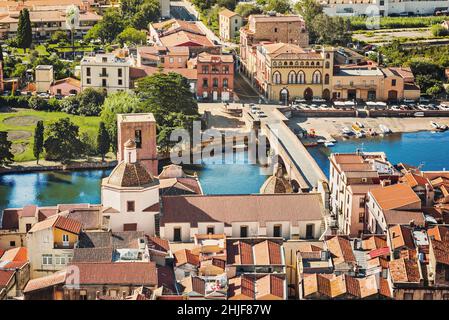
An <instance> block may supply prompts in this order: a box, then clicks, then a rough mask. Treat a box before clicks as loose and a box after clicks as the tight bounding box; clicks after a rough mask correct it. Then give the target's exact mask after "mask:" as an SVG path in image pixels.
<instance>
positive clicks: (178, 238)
mask: <svg viewBox="0 0 449 320" xmlns="http://www.w3.org/2000/svg"><path fill="white" fill-rule="evenodd" d="M173 241H178V242H179V241H181V228H179V227H177V228H173Z"/></svg>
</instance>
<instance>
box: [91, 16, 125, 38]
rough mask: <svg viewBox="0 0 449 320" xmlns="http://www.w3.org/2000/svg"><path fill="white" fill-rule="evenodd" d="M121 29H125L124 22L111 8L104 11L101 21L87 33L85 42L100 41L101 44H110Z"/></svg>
mask: <svg viewBox="0 0 449 320" xmlns="http://www.w3.org/2000/svg"><path fill="white" fill-rule="evenodd" d="M123 29H125V22H124V21H123V18H122V16H121V14H120V11H117V10H114V9H112V8H111V9H108V10H106V12H105V13H104V15H103V19H101V21H100V22H98V23H97V24H96V25H95V26H93V27H92V28H91V29H90V30H89V31H88V32H87V34H86V36H85V40H87V41H89V40H97V39H100V41H101V42H102V43H111V42H113V41H114V40H115V38H116V37H117V36H118V34H119V33H120V32H122V31H123Z"/></svg>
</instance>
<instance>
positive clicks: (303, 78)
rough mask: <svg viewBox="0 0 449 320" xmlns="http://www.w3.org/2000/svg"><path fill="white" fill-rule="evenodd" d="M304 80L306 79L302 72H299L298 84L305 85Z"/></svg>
mask: <svg viewBox="0 0 449 320" xmlns="http://www.w3.org/2000/svg"><path fill="white" fill-rule="evenodd" d="M305 80H306V77H305V75H304V72H303V71H299V72H298V76H297V81H298V83H306V81H305Z"/></svg>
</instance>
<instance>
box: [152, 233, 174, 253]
mask: <svg viewBox="0 0 449 320" xmlns="http://www.w3.org/2000/svg"><path fill="white" fill-rule="evenodd" d="M147 241H148V247H149V248H150V249H154V250H158V251H165V252H168V251H170V244H169V243H168V241H167V240H165V239H161V238H159V237H150V236H147Z"/></svg>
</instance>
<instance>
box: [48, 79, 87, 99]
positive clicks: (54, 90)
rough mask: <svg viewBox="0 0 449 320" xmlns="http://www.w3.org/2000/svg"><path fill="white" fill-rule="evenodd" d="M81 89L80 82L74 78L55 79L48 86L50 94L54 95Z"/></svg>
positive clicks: (73, 92)
mask: <svg viewBox="0 0 449 320" xmlns="http://www.w3.org/2000/svg"><path fill="white" fill-rule="evenodd" d="M80 91H81V82H80V81H79V80H77V79H75V78H70V77H68V78H65V79H61V80H56V81H54V82H53V84H52V85H51V86H50V94H51V95H55V96H63V97H64V96H68V95H71V94H72V95H73V94H77V93H79V92H80Z"/></svg>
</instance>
